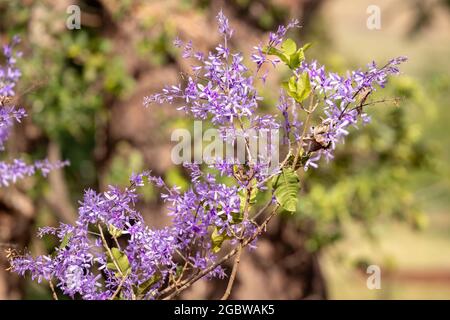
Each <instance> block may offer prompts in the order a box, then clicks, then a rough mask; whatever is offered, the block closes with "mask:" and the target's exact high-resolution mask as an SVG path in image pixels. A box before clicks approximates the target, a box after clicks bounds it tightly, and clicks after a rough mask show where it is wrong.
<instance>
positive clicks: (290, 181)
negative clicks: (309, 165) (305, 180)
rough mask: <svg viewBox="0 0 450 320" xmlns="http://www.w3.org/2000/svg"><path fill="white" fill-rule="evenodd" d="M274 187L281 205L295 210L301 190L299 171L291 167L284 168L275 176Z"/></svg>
mask: <svg viewBox="0 0 450 320" xmlns="http://www.w3.org/2000/svg"><path fill="white" fill-rule="evenodd" d="M272 187H273V189H274V190H275V192H274V194H275V198H276V199H277V202H278V203H279V204H280V206H281V207H282V208H283V209H284V210H286V211H289V212H295V211H296V210H297V203H298V192H299V190H300V180H299V178H298V175H297V173H296V172H295V171H294V170H293V169H291V168H284V169H283V170H282V171H281V173H280V174H279V175H277V176H276V177H274V178H273V180H272Z"/></svg>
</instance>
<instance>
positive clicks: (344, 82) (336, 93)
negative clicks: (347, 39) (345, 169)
mask: <svg viewBox="0 0 450 320" xmlns="http://www.w3.org/2000/svg"><path fill="white" fill-rule="evenodd" d="M406 60H407V58H406V57H398V58H395V59H392V60H390V61H389V62H388V63H387V64H386V65H384V66H383V67H378V66H377V65H376V63H375V62H372V63H371V64H369V65H368V68H367V70H365V71H363V70H356V71H352V72H348V73H347V76H340V75H339V74H337V73H334V72H328V73H327V72H326V71H325V67H324V66H320V65H319V64H318V63H317V61H313V62H311V63H306V62H304V63H303V64H302V65H301V67H300V68H299V69H298V70H297V72H298V73H302V72H307V73H308V75H309V78H310V81H311V86H312V88H313V90H314V94H315V97H316V99H317V102H318V103H320V104H321V105H322V106H323V113H324V115H325V117H322V119H323V120H322V123H320V124H319V125H318V126H313V127H311V128H310V139H305V141H304V147H305V149H306V150H307V152H309V153H311V155H310V158H309V159H308V160H307V161H306V164H305V169H307V168H308V167H313V168H317V161H318V160H319V159H320V158H321V157H322V156H324V157H325V158H326V159H327V160H330V159H332V158H333V153H334V150H335V148H336V144H337V143H338V142H342V141H343V138H344V137H345V136H347V135H348V133H349V132H348V127H350V126H356V124H357V123H358V121H359V119H362V121H363V123H368V122H369V121H370V117H369V116H368V115H367V114H366V113H365V112H364V111H363V107H364V105H365V103H366V102H367V98H368V96H369V95H370V94H371V93H372V92H373V91H375V90H376V89H377V86H379V87H381V88H384V86H385V84H386V82H387V78H388V76H390V75H397V74H399V73H400V72H399V69H398V65H399V64H401V63H402V62H405V61H406Z"/></svg>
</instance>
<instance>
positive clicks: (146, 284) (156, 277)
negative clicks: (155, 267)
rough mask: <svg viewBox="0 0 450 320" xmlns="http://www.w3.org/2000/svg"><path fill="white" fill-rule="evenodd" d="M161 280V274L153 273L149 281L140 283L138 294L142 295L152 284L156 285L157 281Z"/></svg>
mask: <svg viewBox="0 0 450 320" xmlns="http://www.w3.org/2000/svg"><path fill="white" fill-rule="evenodd" d="M159 280H161V274H160V273H159V272H158V273H155V274H154V275H152V276H151V277H150V278H149V279H148V280H147V281H145V282H143V283H142V284H140V285H139V287H138V289H137V294H138V295H142V294H143V293H145V292H146V291H147V290H148V289H149V288H150V287H151V286H152V285H154V284H155V283H157V282H158V281H159Z"/></svg>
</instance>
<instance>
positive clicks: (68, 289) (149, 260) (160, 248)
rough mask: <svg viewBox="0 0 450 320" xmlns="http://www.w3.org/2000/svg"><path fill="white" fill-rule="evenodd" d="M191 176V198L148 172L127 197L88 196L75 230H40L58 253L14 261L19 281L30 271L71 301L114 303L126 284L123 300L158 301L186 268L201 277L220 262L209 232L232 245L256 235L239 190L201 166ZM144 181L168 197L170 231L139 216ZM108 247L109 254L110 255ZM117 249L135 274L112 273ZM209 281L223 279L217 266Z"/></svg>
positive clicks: (121, 193) (113, 191)
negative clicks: (160, 291)
mask: <svg viewBox="0 0 450 320" xmlns="http://www.w3.org/2000/svg"><path fill="white" fill-rule="evenodd" d="M189 169H190V170H191V175H192V179H193V187H192V188H191V189H190V190H188V191H186V192H185V193H180V192H179V191H178V189H177V188H169V187H168V186H166V185H165V184H164V182H163V181H162V180H161V179H160V178H156V177H153V176H151V175H150V174H149V172H144V173H142V174H138V175H133V177H132V178H131V185H130V187H128V188H125V189H124V190H120V189H119V188H117V187H113V186H110V187H109V189H108V191H106V192H104V193H96V192H94V191H92V190H87V191H86V192H85V195H84V199H83V201H82V202H81V203H80V207H79V211H78V212H79V217H78V220H77V221H76V224H75V225H74V226H70V225H66V224H61V225H60V226H59V227H58V228H51V227H45V228H41V229H40V230H39V235H40V236H44V235H45V234H51V235H55V236H57V237H58V239H59V241H60V243H61V245H60V246H59V247H58V248H56V251H55V252H54V254H53V255H44V256H39V257H37V258H32V257H31V256H30V255H29V254H25V255H23V256H17V257H14V258H13V259H12V261H11V267H12V270H13V271H14V272H17V273H18V274H20V275H24V274H25V273H26V272H28V273H29V274H30V275H31V278H32V279H37V281H38V282H40V281H42V279H46V280H52V279H54V280H55V279H56V281H57V287H59V288H60V289H61V290H62V292H63V293H64V294H66V295H68V296H71V297H75V296H76V295H79V296H81V297H82V298H83V299H110V298H112V297H113V295H114V292H115V291H116V290H117V288H118V287H119V285H121V298H124V299H133V298H137V297H138V298H141V299H148V298H156V297H157V296H158V289H159V288H160V287H162V286H163V285H164V284H165V283H166V282H167V281H168V279H169V278H170V277H176V276H177V272H178V271H179V268H178V266H179V264H180V263H181V264H186V266H187V267H186V268H188V269H189V270H190V272H197V271H198V270H202V269H204V268H206V267H207V266H209V265H211V264H213V263H214V262H215V261H216V258H217V257H216V254H215V251H214V250H212V246H213V241H212V240H211V232H215V233H217V234H221V235H223V237H229V238H230V239H231V238H232V237H233V235H234V234H242V235H244V236H245V235H247V234H249V233H251V232H254V230H255V227H254V225H252V224H250V223H249V222H248V221H242V219H240V218H239V214H240V199H239V196H238V190H237V188H236V187H228V186H226V185H224V184H221V183H217V182H216V180H215V178H214V177H213V176H212V175H209V174H207V175H203V174H202V173H201V172H200V171H199V168H198V167H197V166H195V165H194V166H189ZM146 178H148V180H149V181H150V182H153V183H154V184H155V185H156V186H158V187H161V188H163V189H164V190H165V193H164V194H163V195H162V198H163V199H164V201H165V202H167V203H168V204H169V208H168V215H169V216H171V217H172V224H171V225H170V226H168V227H165V228H162V229H151V228H149V227H148V226H146V225H145V223H144V220H143V218H142V216H141V214H140V213H139V212H138V211H136V208H135V205H136V201H137V199H138V194H137V189H136V186H137V185H139V186H142V185H143V183H144V180H145V179H146ZM214 230H215V231H214ZM244 230H245V231H244ZM103 233H104V234H106V235H105V236H103V235H102V234H103ZM105 241H106V243H105ZM111 244H112V245H111ZM105 245H107V246H110V247H111V249H108V250H106V252H105ZM114 249H119V250H120V252H121V253H122V254H123V255H124V256H125V257H126V258H123V259H125V261H127V262H126V264H127V265H129V266H128V267H126V268H129V271H125V270H121V271H122V274H119V273H118V270H117V268H114V266H111V257H110V256H109V253H108V252H109V250H114ZM126 268H125V269H126ZM207 276H209V277H213V276H214V277H220V278H223V277H224V276H225V274H224V271H223V269H222V268H221V267H220V266H219V267H217V268H215V269H214V270H213V271H212V272H211V273H210V274H208V275H207ZM102 279H103V280H102ZM122 280H123V281H122ZM120 283H122V284H120ZM145 286H147V287H145ZM144 287H145V288H144Z"/></svg>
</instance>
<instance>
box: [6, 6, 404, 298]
mask: <svg viewBox="0 0 450 320" xmlns="http://www.w3.org/2000/svg"><path fill="white" fill-rule="evenodd" d="M217 19H218V23H219V33H220V34H221V35H222V37H223V43H221V44H219V45H218V46H217V47H216V48H215V50H214V51H212V52H209V53H208V54H203V53H200V52H195V51H194V49H193V45H192V43H191V42H187V43H184V42H183V41H181V40H180V39H176V40H175V42H174V44H175V45H176V46H177V47H179V48H181V49H182V56H183V57H184V58H186V59H193V60H195V61H196V63H197V64H196V65H195V66H194V67H193V70H192V74H191V75H190V76H187V77H186V83H184V84H183V85H181V84H179V85H172V86H167V87H165V88H164V89H163V91H162V92H161V93H158V94H154V95H151V96H148V97H146V98H145V100H144V104H145V106H149V105H150V104H151V103H155V102H156V103H168V104H174V103H177V104H180V105H181V106H180V107H179V108H178V109H179V110H182V111H184V112H186V113H188V114H190V115H192V116H193V118H195V119H201V120H210V121H211V122H212V124H214V125H216V126H218V129H219V130H220V132H221V133H222V138H223V139H228V138H230V137H231V140H232V142H233V141H235V140H236V139H238V138H242V139H244V141H245V142H246V147H247V148H246V151H245V152H246V154H245V156H246V157H245V160H244V162H239V161H237V160H238V159H236V158H226V159H221V158H219V159H217V160H216V161H215V162H214V163H213V164H210V165H209V168H208V170H206V169H205V168H202V167H201V166H200V165H199V164H196V163H186V164H185V168H186V170H187V171H189V173H190V178H191V181H192V185H191V187H190V188H189V189H188V190H187V191H185V192H181V191H180V188H177V187H176V186H173V187H170V186H168V185H166V183H165V182H164V181H163V180H162V179H161V178H159V177H154V176H152V175H151V173H150V172H143V173H139V174H133V175H132V177H131V179H130V185H129V187H127V188H125V189H121V188H118V187H115V186H109V187H108V189H107V190H106V191H104V192H101V193H99V192H96V191H93V190H86V191H85V194H84V198H83V201H81V202H80V206H79V209H78V214H79V215H78V219H77V221H76V223H75V225H66V224H60V225H59V226H58V227H57V228H52V227H45V228H41V229H40V231H39V235H40V236H44V235H48V236H53V237H57V238H58V240H59V242H60V245H59V246H58V247H57V248H55V252H54V253H53V254H52V255H43V256H39V257H37V258H33V257H32V256H31V255H30V254H29V253H26V254H24V255H19V254H18V253H17V252H10V262H11V270H12V271H14V272H17V273H18V274H20V275H25V274H30V275H31V278H32V279H37V280H38V281H39V282H40V281H42V280H43V279H45V280H47V281H51V283H53V282H55V284H56V287H57V288H59V290H60V291H61V292H62V293H63V294H65V295H67V296H70V297H72V298H78V297H80V298H83V299H170V298H173V297H175V296H176V295H178V294H179V293H180V292H181V291H183V290H185V289H187V288H188V287H189V286H190V285H192V284H193V283H194V282H195V281H197V280H199V279H202V278H212V277H218V278H224V277H225V276H226V274H225V270H224V269H223V268H222V264H223V262H225V261H226V260H227V259H229V258H230V257H233V256H235V255H237V256H239V255H240V253H241V252H242V250H243V248H245V247H251V248H254V247H255V246H256V241H257V238H258V237H259V235H260V234H261V233H262V232H263V231H264V230H265V229H266V227H267V224H268V222H269V221H270V219H271V218H272V217H273V216H274V215H275V214H276V213H277V210H279V209H283V210H286V211H289V212H295V211H296V209H297V201H298V190H299V188H300V180H299V177H298V175H297V173H296V171H297V170H299V169H300V168H303V169H304V170H306V169H308V168H309V167H314V168H316V167H317V166H318V164H317V162H318V161H319V160H320V158H321V157H322V156H325V157H326V158H327V159H332V157H333V151H334V150H335V148H336V144H337V143H338V142H342V141H343V139H344V138H345V136H346V135H347V134H348V129H349V128H350V127H351V126H356V124H357V123H358V122H359V121H360V120H361V119H362V121H363V122H366V121H368V119H369V117H368V115H367V114H366V113H365V112H364V107H365V106H366V104H367V101H369V100H368V99H369V98H370V97H369V95H370V93H371V92H372V91H374V90H376V89H377V88H378V87H381V88H382V87H384V86H385V84H386V81H387V77H388V76H389V75H395V74H398V73H399V71H398V65H399V64H400V63H401V62H403V61H405V58H397V59H393V60H391V61H390V62H389V63H388V64H386V65H385V66H384V67H381V68H378V67H377V66H376V64H375V63H372V64H370V65H369V68H368V69H367V70H366V71H361V70H358V71H354V72H350V73H348V75H347V76H345V77H343V76H340V75H338V74H335V73H326V72H325V68H324V67H323V66H319V65H318V64H317V62H315V61H313V62H310V63H308V62H305V61H304V51H305V50H306V46H304V47H303V48H299V49H297V47H296V45H295V43H294V42H293V40H291V39H287V40H284V39H283V38H284V37H285V35H286V33H287V31H288V30H289V29H291V28H294V27H297V26H298V22H297V21H293V22H291V23H290V24H289V25H288V26H287V27H284V26H282V27H279V28H278V30H277V32H275V33H271V34H270V35H269V41H268V45H267V46H265V47H262V46H258V47H257V48H256V53H254V54H253V55H252V57H251V60H253V62H254V63H256V68H255V70H254V71H252V68H250V67H247V66H246V65H245V64H244V58H243V55H242V54H241V53H233V52H231V50H230V48H229V47H228V41H229V40H230V39H231V37H232V35H233V31H232V29H231V28H230V24H229V21H228V19H227V18H226V17H225V16H224V15H223V13H222V12H220V13H219V15H218V16H217ZM272 56H275V57H276V58H272ZM267 61H269V62H271V63H272V64H273V65H274V66H275V65H276V64H277V63H279V62H284V63H285V64H286V65H287V66H288V67H289V68H290V69H291V71H292V77H291V78H290V79H289V81H287V82H285V83H284V84H283V88H284V91H282V92H281V94H280V99H279V102H278V105H277V109H278V110H279V112H280V113H281V114H279V115H277V116H275V115H272V114H263V113H262V112H259V111H260V109H259V108H258V107H259V104H260V101H261V100H262V98H261V96H262V94H259V92H258V89H257V87H256V84H255V79H257V73H258V72H259V70H260V68H261V66H262V64H263V63H265V62H267ZM308 101H309V105H308V103H307V102H308ZM313 113H315V114H319V115H320V117H321V119H322V120H321V121H319V122H318V123H316V124H314V123H311V122H312V121H314V118H312V116H311V114H313ZM317 118H318V117H317ZM280 128H281V129H282V130H283V131H284V132H283V133H284V135H283V136H282V139H283V140H282V144H285V145H287V146H288V151H287V154H286V157H285V159H284V160H283V161H282V162H281V163H280V164H277V166H276V168H275V169H273V170H271V171H269V170H268V167H269V166H270V165H271V163H270V160H269V162H268V161H267V160H268V159H271V158H270V157H269V156H268V155H270V154H273V153H274V152H278V151H279V150H275V149H274V148H276V147H277V146H278V145H279V144H278V141H272V142H273V143H268V144H267V145H266V146H263V147H262V149H263V150H262V151H263V152H262V155H261V153H259V154H258V155H257V156H256V158H255V157H254V155H252V152H251V150H250V146H249V144H248V141H249V140H251V139H252V138H254V135H255V132H256V133H261V132H263V133H267V132H270V131H272V130H278V129H280ZM19 164H20V165H21V163H19ZM26 168H27V167H26V166H23V165H22V166H21V170H23V171H24V173H23V174H22V175H23V176H25V175H26V174H27V173H28V171H27V170H26ZM39 168H40V169H41V170H43V172H47V171H48V169H49V167H48V164H47V163H44V164H41V165H40V166H39ZM30 172H31V171H30ZM11 177H14V176H11ZM20 177H21V176H17V178H20ZM223 177H226V178H231V179H228V180H226V181H227V183H225V182H222V178H223ZM230 180H231V182H230ZM7 181H13V178H9V179H8V180H7ZM146 183H151V184H153V185H154V186H156V187H157V188H160V189H161V190H162V191H161V192H162V193H161V199H162V200H163V201H164V202H165V204H166V206H167V212H166V214H167V215H168V216H169V217H170V219H171V223H170V224H169V225H167V226H165V227H163V228H159V229H157V228H150V227H149V226H147V225H146V224H145V223H144V219H143V217H142V215H141V213H140V212H139V211H138V210H137V202H138V201H139V194H138V187H144V186H145V184H146ZM259 195H261V197H258V196H259ZM261 199H263V200H261ZM261 201H263V203H261ZM268 212H270V213H269V214H268ZM228 246H229V249H228V251H225V249H226V248H228ZM232 281H233V277H231V278H230V283H231V285H232ZM51 287H52V288H53V286H51ZM55 294H56V293H55ZM224 297H225V298H226V297H227V295H226V294H225V295H224Z"/></svg>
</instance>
